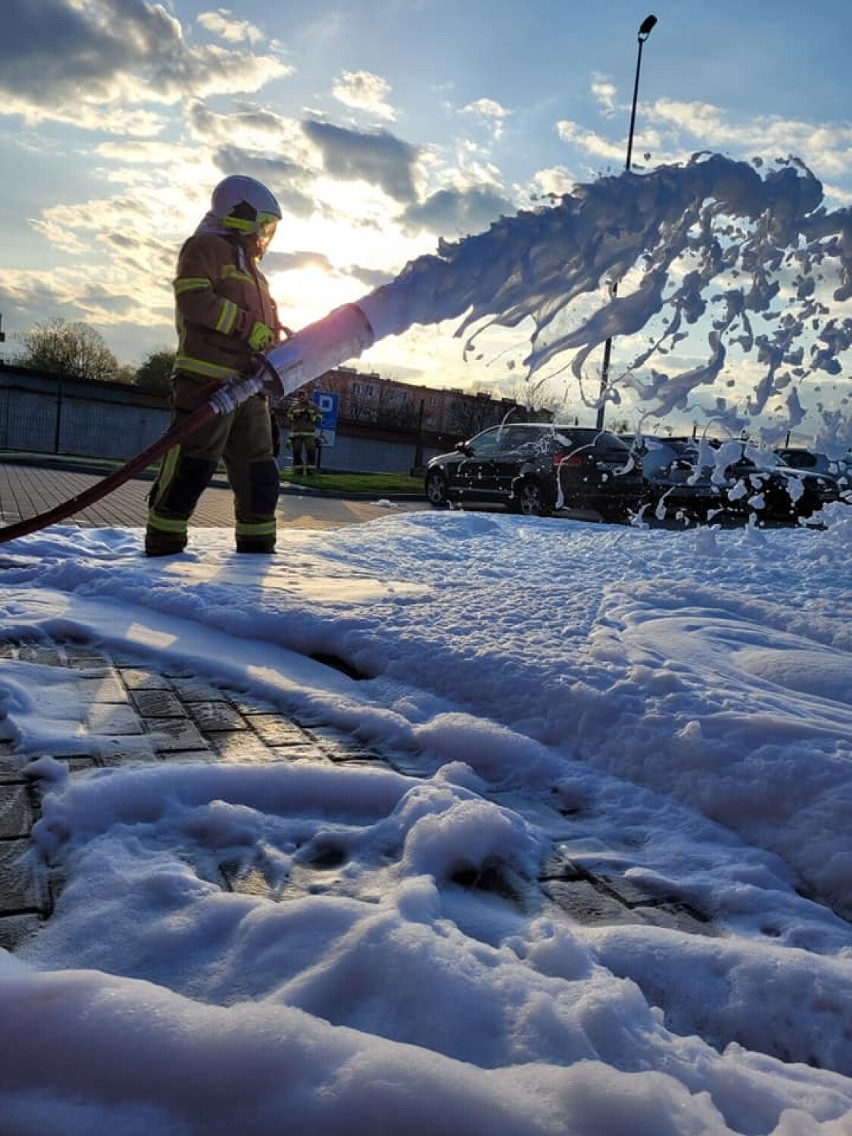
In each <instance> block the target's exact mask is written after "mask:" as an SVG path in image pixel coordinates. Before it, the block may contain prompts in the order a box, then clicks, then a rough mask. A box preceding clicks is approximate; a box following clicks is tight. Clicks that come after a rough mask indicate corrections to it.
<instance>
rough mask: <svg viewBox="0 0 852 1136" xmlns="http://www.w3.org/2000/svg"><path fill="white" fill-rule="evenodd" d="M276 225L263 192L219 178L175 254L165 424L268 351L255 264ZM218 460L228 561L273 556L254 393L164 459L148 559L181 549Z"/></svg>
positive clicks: (264, 418)
mask: <svg viewBox="0 0 852 1136" xmlns="http://www.w3.org/2000/svg"><path fill="white" fill-rule="evenodd" d="M280 219H281V209H280V207H279V205H278V202H277V201H276V200H275V198H274V197H273V195H272V194H271V193H270V191H269V190H268V189H267V188H266V187H265V186H264V185H261V183H260V182H258V181H255V180H254V179H253V178H249V177H242V176H234V177H227V178H225V179H224V181H222V182H220V183H219V184H218V185H217V186H216V188H215V189H214V191H213V196H212V201H211V208H210V211H209V212H208V213H207V215H206V216H205V218H204V220H203V221H202V222H201V224H200V225H199V226H198V228H197V229H196V230H195V233H194V234H193V235H192V236H191V237H190V238H189V239H188V240H187V241H186V242H185V243H184V245H183V247H182V248H181V250H180V254H179V256H178V266H177V276H176V279H175V281H174V292H175V308H176V310H175V322H176V326H177V333H178V348H177V355H176V358H175V371H174V375H173V379H172V421H173V422H175V421H179V420H180V419H181V418H183V417H185V416H186V415H187V414H189V413H190V412H191V411H193V410H194V409H195V408H196V407H197V406H199V405H200V404H201V403H203V402H205V401H206V400H207V399H208V398H209V397H210V394H211V392H212V391H213V390H214V389H215V388H216V387H217V386H218V385H219V384H220V383H221V382H223V381H225V380H227V379H231V378H233V377H234V375H236V374H238V373H240V372H243V371H249V370H252V369H254V365H255V363H254V361H253V355H254V354H255V353H258V352H260V353H262V352H266V351H268V350H269V349H270V348H271V347H272V346H274V345H275V344H276V343H277V342H278V340H279V338H280V335H281V330H282V329H281V325H280V323H279V321H278V312H277V309H276V306H275V303H274V301H273V300H272V298H271V296H270V294H269V287H268V284H267V281H266V278H265V277H264V275H263V273H262V272H261V271H260V269H259V267H258V262H259V261H260V260H261V259H262V257H263V255H264V253H265V252H266V249H267V247H268V245H269V242H270V241H271V239H272V236H273V234H274V232H275V227H276V225H277V223H278V221H279V220H280ZM220 460H223V461H224V463H225V469H226V471H227V474H228V482H229V484H230V486H231V489H232V490H233V493H234V535H235V542H236V549H237V552H261V553H263V552H273V551H274V549H275V537H276V521H275V508H276V504H277V501H278V490H279V486H280V482H279V474H278V465H277V462H276V460H275V454H274V449H273V438H272V424H271V417H270V411H269V403H268V400H267V397H266V395H265V394H258V395H255V396H253V397H251V398H249V399H248V400H247V401H246V402H244V403H243V404H242V405H240V406H238V407H237V408H236V409H235V410H233V411H232V412H231V413H229V414H222V415H217V416H216V417H215V418H213V419H211V420H210V421H209V422H207V423H205V424H203V425H202V426H201V427H200V428H199V429H198V430H197V431H196V432H195V433H193V434H191V435H190V436H189V437H188V438H187V439H186V440H185V441H184V442H182V443H181V444H180V445H178V446H174V447H173V448H172V449H171V450H169V451H168V453H167V454H166V455H165V457H164V458H163V461H162V464H161V466H160V470H159V473H158V475H157V480H156V481H155V483H154V485H153V487H152V489H151V492H150V494H149V497H148V501H149V510H148V521H147V528H146V532H145V552H146V553H147V555H148V556H164V555H169V554H172V553H177V552H181V551H182V550H183V549H184V548H185V547H186V542H187V526H188V522H189V519H190V517H191V516H192V514H193V512H194V510H195V507H196V505H197V504H198V499H199V497H200V496H201V494H202V493H203V491H204V490H205V488H206V487H207V486H208V485H209V483H210V480H211V478H212V477H213V474H214V472H215V470H216V467H217V465H218V464H219V461H220Z"/></svg>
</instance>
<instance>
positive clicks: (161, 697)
mask: <svg viewBox="0 0 852 1136" xmlns="http://www.w3.org/2000/svg"><path fill="white" fill-rule="evenodd" d="M131 697H132V699H133V703H134V705H135V706H136V709H137V710H138V711H139V713H140V714H141V715H142V717H143V718H182V717H183V716H184V715H185V714H186V710H185V709H184V707H183V704H182V703H181V701H180V699H179V698H178V697H177V695H176V694H174V693H173V692H172V691H171V690H142V689H138V690H134V691H132V692H131Z"/></svg>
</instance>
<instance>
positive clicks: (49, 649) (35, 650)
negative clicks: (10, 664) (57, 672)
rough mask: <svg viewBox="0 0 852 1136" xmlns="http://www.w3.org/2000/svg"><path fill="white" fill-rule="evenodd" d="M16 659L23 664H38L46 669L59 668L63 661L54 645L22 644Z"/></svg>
mask: <svg viewBox="0 0 852 1136" xmlns="http://www.w3.org/2000/svg"><path fill="white" fill-rule="evenodd" d="M17 657H18V658H19V659H20V660H21V662H24V663H40V664H42V665H43V666H48V667H61V666H62V665H63V663H64V661H65V659H64V657H63V655H62V652H61V651H60V649H59V647H57V646H56V645H55V644H49V645H48V644H42V643H22V644H21V646H20V647H19V648H18V656H17Z"/></svg>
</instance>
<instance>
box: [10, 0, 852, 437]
mask: <svg viewBox="0 0 852 1136" xmlns="http://www.w3.org/2000/svg"><path fill="white" fill-rule="evenodd" d="M653 12H654V14H655V15H656V16H657V18H658V23H657V25H656V26H655V27H654V29H653V31H652V33H651V35H650V37H649V38H648V40H647V41H646V43H645V44H644V47H643V55H642V70H641V84H640V92H639V93H640V98H639V104H638V113H637V120H636V132H635V139H634V146H633V170H634V172H635V173H636V174H642V173H645V172H648V171H651V170H653V169H655V168H658V167H660V166H662V165H668V164H672V163H683V162H686V161H688V160H689V158H690V156H691V155H692V154H694V153H696V152H701V151H710V152H718V153H722V154H724V155H726V156H728V157H731V158H733V159H736V160H743V161H751V160H752V159H754V158H761V159H763V160H765V161H772V160H774V159H776V158H779V157H780V158H782V159H786V158H788V157H789V156H791V155H792V156H795V157H797V158H798V159H800V160H801V161H802V162H804V163H805V164H806V165H807V167H808V168H809V169H811V170H812V171H813V173H814V175H815V176H816V177H817V178H818V179H819V181H820V182H821V183H822V185H823V188H824V193H825V198H824V202H825V206H826V207H827V208H828V209H830V210H836V209H842V208H845V207H847V206H848V205H849V202H850V200H852V147H850V140H852V122H850V117H849V110H848V94H847V74H846V57H845V44H846V43H847V42H848V40H849V34H850V32H852V14H850V11H849V8H848V5H845V4H841V3H839V2H837V3H828V2H822V3H819V4H817V5H816V6H815V7H813V8H812V9H811V10H810V11H809V12H808V14H805V13H803V11H802V10H801V6H800V5H798V4H794V3H792V2H789V0H781V2H779V3H777V4H774V5H773V6H772V13H771V18H768V17H767V14H766V11H765V10H764V9H762V7H761V6H759V5H744V4H742V3H734V2H733V0H723V2H721V3H717V4H714V5H707V4H704V3H698V2H687V3H683V2H679V3H666V2H663V3H659V4H657V5H655V6H654V8H653ZM4 14H5V21H4V35H3V42H2V43H0V162H2V166H3V168H4V170H8V171H13V173H14V176H12V177H7V178H5V179H4V185H3V190H2V193H0V313H2V317H3V328H4V330H5V332H6V336H7V340H6V345H5V354H6V356H7V357H11V356H12V355H13V354H14V351H15V349H16V343H19V340H17V339H16V337H17V336H19V335H20V334H21V333H24V332H26V331H27V330H29V329H30V328H32V327H33V326H34V325H35V324H36V323H38V322H40V321H43V320H47V319H52V318H55V317H59V318H62V319H66V320H68V321H72V322H73V321H77V320H83V321H85V322H87V323H89V324H90V325H91V326H93V327H94V328H95V329H96V330H97V331H99V332H100V333H101V334H102V335H103V336H104V338H105V340H106V342H107V345H108V346H109V347H110V348H111V349H112V350H113V351H114V352H115V353H116V355H117V357H118V358H119V360H120V361H121V362H124V363H128V364H131V365H138V364H139V363H140V362H141V361H142V360H143V359H144V358H145V357H146V356H147V355H148V354H150V353H151V352H153V351H157V350H161V349H165V348H170V347H173V346H174V334H173V315H172V294H171V280H172V277H173V272H174V264H175V257H176V253H177V249H178V247H179V245H180V243H181V242H182V240H183V239H184V238H185V237H186V236H187V235H188V234H189V233H190V232H191V231H192V229H193V228H194V227H195V225H196V224H197V222H198V221H199V220H200V218H201V216H202V215H203V213H204V211H205V209H206V207H207V204H208V201H209V194H210V191H211V189H212V187H213V186H214V185H215V184H216V182H217V181H218V180H219V179H220V178H221V177H223V176H226V175H228V174H232V173H247V174H250V175H252V176H255V177H258V178H260V179H261V180H263V181H265V182H266V183H267V184H268V185H269V186H270V187H271V188H272V189H273V190H274V192H275V193H276V195H277V196H278V198H279V201H280V202H281V205H282V209H283V212H284V219H283V222H282V224H281V225H280V226H279V232H278V234H277V235H276V238H275V241H274V243H273V245H272V249H271V251H270V253H269V255H268V257H267V260H266V262H265V269H266V270H267V271H268V273H269V275H270V279H271V281H272V284H273V290H274V293H275V295H276V298H277V299H278V301H279V305H280V308H281V314H282V318H283V321H284V322H285V323H286V324H287V325H288V326H290V327H293V328H300V327H303V326H305V325H306V324H309V323H311V322H313V321H314V320H316V319H319V318H321V317H322V316H323V315H325V314H326V313H327V312H328V311H330V310H332V309H333V308H335V307H336V306H338V305H339V304H341V303H346V302H351V301H354V300H357V299H358V298H359V297H360V296H362V295H364V294H365V293H368V292H370V291H371V290H372V289H373V288H374V287H376V286H377V285H380V284H383V283H386V282H388V281H389V280H392V279H393V278H394V277H395V276H396V275H397V274H398V273H399V272H400V270H402V269H403V268H404V266H405V265H406V264H407V263H409V262H410V261H411V260H413V259H415V258H417V257H420V256H424V255H429V254H431V253H432V252H433V251H434V250H436V249H437V248H438V247H439V242H441V241H442V240H449V241H457V240H459V239H461V238H463V237H465V236H467V235H469V234H475V233H479V232H482V231H484V230H487V229H488V227H489V226H490V225H491V224H492V223H493V222H495V221H496V220H498V219H499V218H500V217H511V216H513V215H515V214H516V213H517V212H518V211H519V210H521V211H528V210H530V209H543V208H546V207H547V206H548V205H549V204H551V203H552V202H553V201H554V200H556V199H558V197H559V196H560V195H562V194H565V193H568V192H570V191H572V190H573V188H574V187H576V186H577V185H584V184H588V183H590V182H594V181H595V180H596V179H598V178H600V177H602V176H603V177H607V176H616V175H618V174H620V172H621V171H622V170H623V167H624V162H625V157H626V140H627V133H628V126H629V120H630V107H631V100H632V93H633V81H634V75H635V69H636V62H637V54H638V44H637V31H638V27H639V25H640V23H641V22H642V20H643V19H644V18H645V16H646V15H647V14H649V9H648V8H645V7H638V6H637V5H636V4H634V3H632V2H627V0H609V2H607V3H603V4H598V5H584V6H580V5H569V4H565V3H557V2H555V0H554V2H551V0H537V2H536V3H534V4H533V5H530V4H527V3H524V4H521V3H518V2H509V0H496V2H495V0H489V2H488V3H484V2H483V0H471V2H470V3H465V4H463V5H462V4H458V3H456V2H455V0H372V2H366V0H361V2H357V0H356V2H351V3H350V2H347V3H346V4H345V5H344V4H341V5H339V6H337V5H332V4H326V3H316V2H314V0H312V2H311V3H303V2H300V0H294V2H293V3H290V4H288V5H287V9H286V15H279V14H278V12H277V10H276V9H275V7H274V6H270V5H266V4H260V3H254V2H251V3H243V4H241V5H239V6H238V7H237V6H234V7H230V8H217V7H213V6H210V5H206V4H197V3H193V2H189V0H180V2H173V3H167V4H154V3H150V2H146V0H6V4H5V7H4ZM803 45H807V46H806V47H804V46H803ZM553 195H555V197H554V196H553ZM606 279H607V278H606V275H604V277H603V278H602V279H601V281H599V290H600V292H601V293H602V295H603V294H605V292H606V287H607V284H606ZM456 322H457V321H456ZM455 326H456V325H455V323H454V322H453V321H452V320H443V321H439V322H438V323H435V324H428V325H422V326H421V325H418V326H416V327H413V328H411V329H410V330H407V331H406V333H405V334H401V335H398V336H394V337H392V338H391V339H388V340H387V341H385V342H382V343H380V344H377V345H376V347H374V348H373V350H372V351H371V352H370V353H369V355H368V356H367V357H366V358H365V360H364V365H365V366H366V367H367V368H374V369H377V370H379V371H380V373H382V374H385V375H387V376H389V377H393V378H399V379H404V380H408V381H415V382H425V383H427V384H429V385H434V386H457V387H462V388H463V389H486V390H490V391H492V392H493V393H495V394H498V395H504V394H509V395H510V396H513V397H518V396H519V395H520V396H523V395H525V394H529V391H530V387H529V383H528V379H527V376H526V375H525V373H524V361H523V359H524V356H523V351H520V354H519V362H517V363H516V362H515V359H514V355H515V354H517V353H518V352H517V347H518V345H522V344H523V343H524V342H525V340H526V339H528V337H529V330H530V328H529V323H528V322H525V323H522V324H521V325H519V326H518V327H516V328H515V329H514V333H513V334H512V335H510V334H509V332H508V331H507V330H506V329H503V334H502V336H498V337H497V338H496V339H495V340H493V341H492V342H491V343H490V344H488V345H487V346H486V349H484V350H483V351H482V352H480V353H479V354H478V355H477V356H476V357H471V356H470V355H469V354H467V353H465V352H463V351H462V349H461V345H460V343H459V341H458V338H457V337H456V336H455V335H454V330H455ZM632 354H633V353H632V352H631V355H632ZM510 355H511V356H512V360H511V361H512V363H513V364H514V365H513V366H508V365H507V358H508V357H509V356H510ZM625 355H626V352H625V351H623V350H622V351H621V357H620V358H619V349H616V352H615V361H614V367H615V369H616V370H617V371H619V370H623V369H624V368H625V367H627V366H628V364H629V361H630V360H629V358H625ZM673 361H674V362H678V361H680V363H681V365H682V367H683V368H685V369H689V368H690V367H693V366H694V365H695V362H696V355H695V354H694V353H690V352H689V351H686V350H685V349H684V348H681V349H680V353H679V354H677V355H675V357H674V359H673ZM595 367H597V368H598V369H599V368H600V353H599V354H598V356H597V357H596V358H595V359H590V360H589V362H588V369H589V370H590V371H593V370H594V368H595ZM548 381H549V382H551V386H549V387H548V388H547V389H546V391H545V392H544V393H546V394H547V396H548V397H549V398H550V400H551V401H554V400H556V401H559V400H561V401H562V402H564V403H566V404H568V405H572V406H574V407H575V408H576V409H577V410H578V412H580V413H581V414H585V413H587V411H588V405H587V403H588V399H587V398H584V397H580V395H579V394H578V391H577V383H576V382H575V381H574V380H572V379H568V380H566V379H565V378H564V377H563V376H561V375H559V374H557V375H556V376H554V377H553V378H552V380H548ZM729 381H731V382H734V383H736V382H738V381H739V377H738V374H737V373H734V376H733V378H730V379H729ZM846 395H848V387H847V386H846V385H843V389H842V392H841V393H838V391H836V390H835V391H832V392H831V394H830V396H827V395H826V392H825V391H822V392H821V393H820V397H819V398H817V399H816V400H814V401H817V402H822V403H825V401H826V398H828V399H829V401H830V408H831V409H832V410H834V411H835V412H840V413H843V414H844V415H846V416H847V417H848V408H847V403H846V402H844V398H845V397H846ZM808 409H809V411H810V409H811V408H810V407H808ZM619 413H627V414H628V415H632V418H633V419H634V420H632V421H630V423H629V424H630V425H631V426H635V424H636V423H635V414H633V412H632V410H631V409H630V408H628V410H627V411H626V412H622V411H619ZM819 414H820V412H819V411H818V410H817V411H814V412H812V413H811V417H810V418H809V419H808V421H807V422H806V423H805V424H804V425H805V427H806V428H807V429H808V430H810V431H811V433H813V432H814V431H816V430H818V428H819V426H820V417H819ZM699 416H700V415H699ZM680 417H681V419H682V420H684V421H688V420H689V419H690V418H693V419H694V418H695V417H696V412H695V411H682V412H681V413H680Z"/></svg>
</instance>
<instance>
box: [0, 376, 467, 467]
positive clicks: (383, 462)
mask: <svg viewBox="0 0 852 1136" xmlns="http://www.w3.org/2000/svg"><path fill="white" fill-rule="evenodd" d="M168 424H169V409H168V405H167V403H166V400H165V399H163V398H158V397H157V396H156V395H153V394H146V393H145V392H143V391H140V390H139V389H138V388H135V387H130V386H127V385H125V384H121V383H92V382H88V381H86V380H83V379H70V378H60V377H57V376H47V375H41V374H37V373H27V372H26V371H24V370H15V369H14V368H10V367H0V450H6V451H10V450H11V451H22V452H26V453H40V454H59V455H61V454H65V455H72V456H75V457H96V458H109V459H112V460H117V461H127V460H129V459H130V458H132V457H135V455H136V454H138V453H140V452H141V451H142V450H144V449H146V448H147V447H148V446H150V445H151V444H152V443H153V442H155V441H156V440H157V439H158V438H159V437H160V436H161V435H162V434H163V433H164V432H165V430H166V428H167V427H168ZM366 434H367V431H365V430H364V427H363V426H361V427H357V426H353V427H352V428H351V430H350V429H349V428H348V427H347V423H346V422H340V423H339V424H338V429H337V431H336V434H335V443H334V445H333V446H329V447H325V448H324V449H323V452H322V466H323V468H324V469H327V470H335V469H336V470H358V471H362V472H366V473H408V472H409V471H410V470H411V468H412V466H413V465H414V464H415V460H416V458H417V457H418V456H419V457H420V460H421V461H425V460H427V459H428V458H429V457H431V456H432V455H433V454H435V453H438V452H439V450H438V449H436V448H435V447H434V446H432V447H430V446H426V447H424V446H423V445H422V444H421V445H418V439H417V437H416V436H414V435H411V434H410V433H409V434H405V435H403V434H399V435H397V436H395V437H394V436H389V435H390V432H389V431H382V432H381V435H382V436H381V437H377V436H373V437H369V436H366ZM445 448H449V447H448V446H447V447H445Z"/></svg>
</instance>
